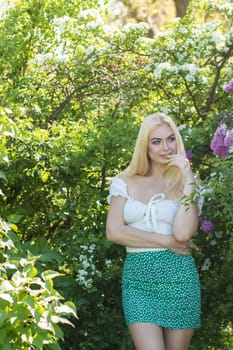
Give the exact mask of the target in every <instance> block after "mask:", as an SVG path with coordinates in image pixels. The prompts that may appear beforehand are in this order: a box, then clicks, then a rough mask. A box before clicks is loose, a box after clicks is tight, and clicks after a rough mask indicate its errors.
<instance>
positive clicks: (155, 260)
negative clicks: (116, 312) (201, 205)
mask: <svg viewBox="0 0 233 350" xmlns="http://www.w3.org/2000/svg"><path fill="white" fill-rule="evenodd" d="M195 187H196V182H195V178H194V175H193V173H192V170H191V167H190V163H189V161H188V159H187V158H186V155H185V149H184V145H183V142H182V138H181V136H180V133H179V130H178V128H177V126H176V125H175V123H174V122H173V121H172V120H171V119H170V118H169V117H168V116H166V115H164V114H162V113H155V114H152V115H150V116H148V117H146V118H145V119H144V121H143V122H142V125H141V128H140V130H139V134H138V138H137V141H136V145H135V149H134V152H133V156H132V160H131V162H130V164H129V166H128V167H127V168H126V169H125V170H124V171H123V172H122V173H121V174H119V175H118V176H117V177H115V178H114V179H113V181H112V183H111V186H110V193H109V196H108V202H109V203H110V209H109V213H108V217H107V223H106V233H107V238H108V240H110V241H111V242H114V243H117V244H120V245H124V246H126V252H127V254H126V260H125V263H124V268H123V276H122V299H123V310H124V315H125V320H126V323H127V326H128V328H129V331H130V334H131V337H132V340H133V343H134V344H135V347H136V349H137V350H187V349H188V347H189V344H190V341H191V337H192V334H193V330H194V329H195V328H198V327H199V326H200V285H199V278H198V273H197V269H196V266H195V263H194V260H193V258H192V256H191V255H190V248H195V245H194V244H193V243H192V242H191V241H190V240H191V238H192V236H193V235H194V234H195V233H196V231H197V228H198V208H197V205H196V204H195V203H194V201H193V198H194V196H193V193H194V191H195Z"/></svg>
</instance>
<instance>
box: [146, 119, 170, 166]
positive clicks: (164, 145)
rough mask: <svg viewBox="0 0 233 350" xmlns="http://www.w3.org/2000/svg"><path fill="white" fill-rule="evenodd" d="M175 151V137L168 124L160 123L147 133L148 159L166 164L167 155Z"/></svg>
mask: <svg viewBox="0 0 233 350" xmlns="http://www.w3.org/2000/svg"><path fill="white" fill-rule="evenodd" d="M176 152H177V143H176V137H175V134H174V132H173V131H172V129H171V128H170V126H169V125H167V124H162V125H161V126H158V127H156V128H155V129H154V130H152V131H151V132H150V133H149V140H148V157H149V159H150V160H152V161H154V162H156V163H158V164H161V165H162V164H167V161H168V156H169V155H171V154H176Z"/></svg>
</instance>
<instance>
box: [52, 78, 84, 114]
mask: <svg viewBox="0 0 233 350" xmlns="http://www.w3.org/2000/svg"><path fill="white" fill-rule="evenodd" d="M89 84H90V81H88V82H86V83H83V84H81V85H80V86H78V87H76V88H75V89H74V90H73V91H72V92H71V93H70V94H69V95H68V96H66V98H65V100H64V101H63V102H62V103H61V104H60V106H59V107H58V108H57V109H56V111H55V112H54V113H53V114H52V116H51V117H50V118H49V120H50V121H53V120H55V119H56V118H57V116H58V115H59V114H60V113H61V112H62V111H63V109H64V108H65V107H66V106H67V105H68V104H69V102H70V101H71V100H72V98H73V96H74V95H75V94H76V93H77V92H78V91H81V90H82V89H84V88H86V87H88V86H89Z"/></svg>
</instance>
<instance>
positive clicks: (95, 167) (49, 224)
mask: <svg viewBox="0 0 233 350" xmlns="http://www.w3.org/2000/svg"><path fill="white" fill-rule="evenodd" d="M109 11H110V10H109V9H108V7H107V6H104V5H103V4H102V5H100V4H99V2H98V1H97V0H90V1H87V0H85V1H82V0H81V1H77V0H73V1H69V2H67V1H50V0H47V1H45V0H40V1H35V0H30V1H26V0H19V1H15V6H14V7H12V8H10V9H9V10H8V12H7V14H6V15H5V17H3V18H2V19H1V20H0V52H1V55H0V73H1V74H0V94H1V107H0V108H1V110H0V111H1V148H0V156H1V165H0V166H1V169H0V185H1V187H0V188H1V197H0V202H1V207H0V216H1V218H2V220H4V221H6V222H7V223H8V224H9V225H10V226H11V229H13V230H14V231H15V233H16V235H17V237H18V239H19V240H20V242H21V243H22V244H24V245H25V247H26V249H27V250H28V251H30V252H31V254H34V255H36V256H43V257H44V259H42V261H41V262H40V264H39V267H38V268H39V269H40V270H43V269H53V270H55V271H58V272H59V273H61V274H62V276H59V277H56V279H55V280H54V283H55V288H56V289H57V290H58V291H59V292H60V293H61V294H62V295H63V296H64V297H65V299H66V300H72V301H73V302H74V304H75V305H76V307H77V314H78V317H79V318H78V319H77V320H76V319H74V320H72V322H73V323H74V324H75V328H72V327H70V326H69V325H68V326H67V325H62V328H63V332H64V339H63V341H61V348H62V349H64V350H66V349H67V350H74V349H80V350H89V349H99V350H103V349H106V350H107V349H121V350H124V349H133V347H132V344H131V342H130V339H129V337H128V334H127V330H126V329H125V325H124V320H123V316H122V312H121V296H120V275H121V268H122V262H123V259H124V254H125V253H124V248H122V247H118V246H114V245H111V244H110V243H108V242H107V241H106V239H105V219H106V213H107V210H108V206H107V202H106V197H107V194H108V186H109V181H110V178H111V177H112V176H114V175H115V174H117V173H118V172H119V171H121V169H123V168H124V167H125V166H126V165H127V162H128V161H129V159H130V155H131V152H132V149H133V146H134V140H135V137H136V134H137V131H138V125H139V124H140V122H141V120H142V118H143V117H144V116H146V115H148V114H149V113H152V112H154V111H157V110H160V111H163V112H165V113H167V114H169V115H170V116H172V117H173V118H174V119H175V120H176V121H177V122H178V123H179V124H180V126H181V132H182V135H183V137H184V140H185V145H186V148H187V149H188V150H191V151H192V153H193V158H192V164H193V167H194V169H195V171H196V172H197V173H198V174H199V176H200V178H201V180H202V182H203V186H204V188H205V193H204V195H205V197H206V198H205V205H204V207H203V213H202V217H203V218H208V219H209V220H211V221H212V222H213V223H214V225H215V230H214V232H213V233H212V234H210V235H206V234H205V233H203V232H202V231H201V230H199V232H198V234H197V235H196V236H195V238H194V240H195V242H196V243H197V245H198V247H199V248H198V250H197V251H195V252H194V257H195V259H196V261H197V265H198V268H199V272H200V278H201V284H202V304H203V305H202V328H201V329H200V330H197V331H196V333H195V336H194V338H193V342H192V346H191V349H192V350H196V349H198V350H206V349H211V350H217V349H218V350H220V349H221V350H230V349H232V347H233V330H232V319H233V318H232V316H233V315H232V307H233V278H232V272H231V266H232V262H233V234H232V224H233V213H232V209H231V203H232V195H233V187H232V182H233V178H232V177H233V175H232V174H233V172H232V168H233V166H232V153H231V154H230V155H229V156H228V157H226V158H224V159H221V158H219V157H216V156H214V155H213V153H212V151H211V150H210V141H211V139H212V137H213V134H214V132H215V130H216V128H217V127H218V126H219V125H220V124H221V123H222V122H225V123H226V124H227V125H228V128H229V129H232V128H233V122H232V94H230V93H226V92H225V91H224V89H223V87H224V86H225V85H226V84H227V83H228V81H229V80H231V79H232V71H233V60H232V48H233V30H232V18H233V4H232V1H230V0H229V1H226V0H224V1H223V0H218V1H217V0H215V1H207V0H205V1H193V2H191V3H190V6H189V9H188V12H187V14H186V16H185V17H184V18H183V19H182V20H175V21H172V22H171V23H170V24H169V26H168V27H167V28H166V29H165V30H164V31H163V32H161V33H160V34H159V35H156V36H155V37H153V38H150V37H149V36H148V26H147V24H145V23H144V24H143V23H139V24H127V25H125V26H122V27H116V26H113V25H111V24H109ZM4 249H5V248H4ZM45 252H47V254H44V253H45ZM43 254H44V255H43ZM0 288H1V286H0ZM44 348H45V349H47V347H44ZM21 349H26V348H24V347H23V345H22V348H21ZM27 349H31V348H30V347H29V345H28V347H27ZM18 350H19V349H18Z"/></svg>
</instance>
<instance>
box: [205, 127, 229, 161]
mask: <svg viewBox="0 0 233 350" xmlns="http://www.w3.org/2000/svg"><path fill="white" fill-rule="evenodd" d="M232 146H233V129H231V130H227V125H226V124H225V123H223V124H221V125H220V126H219V127H218V128H217V130H216V131H215V133H214V137H213V139H212V141H211V143H210V148H211V149H212V151H213V152H214V154H215V155H216V156H220V157H222V158H224V157H227V156H228V155H229V153H230V150H231V147H232Z"/></svg>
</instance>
